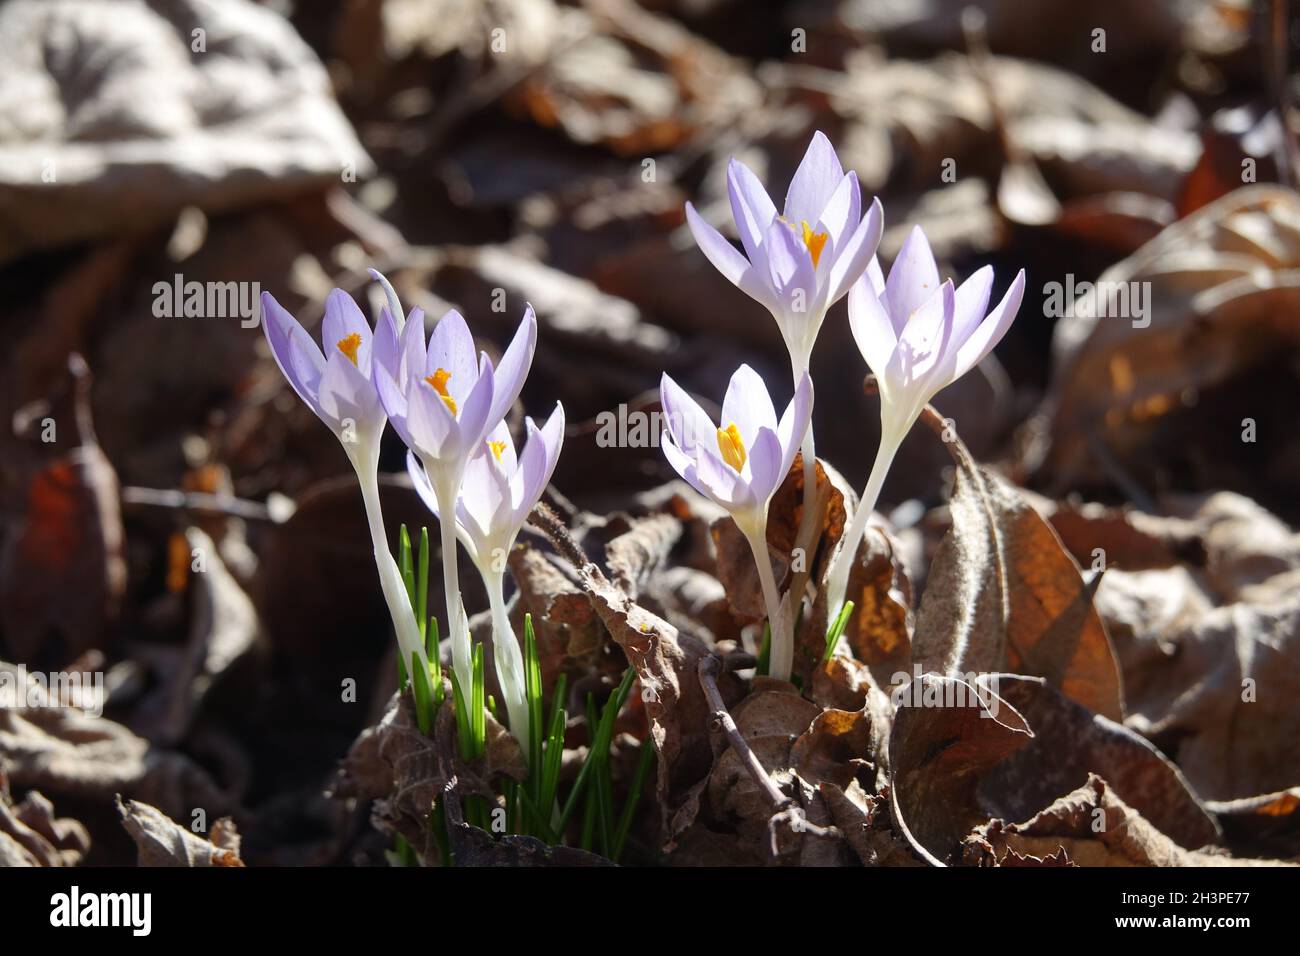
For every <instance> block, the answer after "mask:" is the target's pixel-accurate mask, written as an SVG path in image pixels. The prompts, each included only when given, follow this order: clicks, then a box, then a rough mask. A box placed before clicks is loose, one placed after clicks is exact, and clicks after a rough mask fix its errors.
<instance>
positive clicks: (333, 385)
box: [320, 352, 383, 427]
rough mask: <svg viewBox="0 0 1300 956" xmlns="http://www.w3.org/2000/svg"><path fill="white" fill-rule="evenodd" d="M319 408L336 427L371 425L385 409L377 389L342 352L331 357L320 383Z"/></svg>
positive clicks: (380, 416) (379, 417)
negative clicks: (380, 401)
mask: <svg viewBox="0 0 1300 956" xmlns="http://www.w3.org/2000/svg"><path fill="white" fill-rule="evenodd" d="M320 407H321V411H323V412H324V413H325V414H326V415H328V416H329V417H330V419H331V420H332V422H333V423H334V424H335V425H347V424H349V423H350V424H351V425H353V426H354V427H358V426H361V427H364V426H366V425H372V424H374V422H375V421H376V419H381V418H382V416H383V409H382V407H381V406H380V404H379V396H378V394H377V393H376V392H375V386H374V384H373V383H372V382H371V381H370V379H368V378H366V376H365V374H364V373H363V372H362V371H361V370H360V369H358V368H357V367H356V366H355V365H353V364H352V360H351V359H349V358H348V357H347V356H346V355H344V354H343V353H341V352H338V353H335V354H334V355H331V356H330V357H329V361H328V362H326V363H325V374H324V375H322V376H321V380H320Z"/></svg>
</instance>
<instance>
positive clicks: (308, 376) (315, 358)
mask: <svg viewBox="0 0 1300 956" xmlns="http://www.w3.org/2000/svg"><path fill="white" fill-rule="evenodd" d="M262 331H263V332H265V333H266V343H267V345H269V346H270V347H271V356H272V357H273V358H274V359H275V364H276V365H278V366H279V367H280V373H281V374H282V375H284V377H285V380H286V381H288V383H289V384H290V385H291V386H292V387H293V390H294V391H295V392H297V393H298V397H299V398H301V399H302V400H303V401H304V402H305V403H306V404H307V407H308V408H310V409H311V410H312V411H314V412H315V413H316V414H317V415H320V414H321V410H320V402H319V400H318V398H317V396H318V394H319V392H320V379H321V376H322V375H323V374H325V358H324V356H322V355H321V352H320V348H319V346H317V345H316V343H315V342H313V341H312V338H311V336H310V335H308V334H307V332H306V330H304V329H303V327H302V326H301V325H299V324H298V320H297V319H295V318H294V317H293V316H292V315H290V314H289V313H288V311H286V310H285V309H284V307H283V306H281V305H280V303H279V302H276V301H275V298H274V297H273V296H272V295H271V293H269V292H263V293H262Z"/></svg>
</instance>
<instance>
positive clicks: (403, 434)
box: [373, 365, 415, 447]
mask: <svg viewBox="0 0 1300 956" xmlns="http://www.w3.org/2000/svg"><path fill="white" fill-rule="evenodd" d="M373 380H374V383H375V393H376V394H377V395H378V396H379V404H380V405H381V406H382V407H383V409H384V412H385V414H387V415H388V421H389V423H390V424H391V425H392V426H393V429H394V430H395V431H396V432H397V435H398V437H399V438H401V439H402V442H403V443H404V444H406V445H407V446H408V447H410V446H413V445H414V444H415V443H414V442H413V441H412V440H411V431H410V429H409V428H407V426H406V412H407V404H406V396H405V395H403V394H402V390H401V389H400V388H398V387H397V382H395V381H393V377H392V376H391V375H389V374H388V371H387V369H385V368H384V367H383V366H382V365H376V366H375V368H374V376H373Z"/></svg>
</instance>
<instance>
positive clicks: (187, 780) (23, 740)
mask: <svg viewBox="0 0 1300 956" xmlns="http://www.w3.org/2000/svg"><path fill="white" fill-rule="evenodd" d="M5 669H7V670H13V668H12V666H11V665H5V664H0V670H5ZM20 693H21V691H20ZM0 771H3V772H4V773H5V774H7V775H8V777H9V779H10V781H11V782H12V783H13V785H14V786H15V787H22V788H25V789H26V788H36V789H39V790H41V791H42V792H44V793H48V794H52V795H54V796H56V797H62V796H67V797H75V798H80V799H86V800H91V801H99V802H102V803H103V804H104V805H107V804H108V802H109V801H110V800H111V799H112V798H113V796H114V794H122V795H124V796H129V797H133V798H136V799H139V800H143V801H145V802H147V803H150V804H152V805H154V806H157V807H159V808H161V809H162V810H163V811H164V812H166V813H168V814H172V815H175V816H178V817H179V816H184V815H185V814H188V813H189V812H190V811H191V810H192V809H193V808H194V807H203V808H204V809H205V810H207V811H208V812H209V813H210V814H228V813H233V812H234V811H235V810H236V809H237V808H238V805H237V800H236V797H235V795H234V794H231V793H229V792H227V791H226V790H225V789H223V788H222V787H220V786H218V784H217V783H216V782H215V781H214V780H213V779H212V777H211V776H210V775H209V774H208V772H207V771H206V770H204V769H203V768H202V767H200V766H199V765H198V764H196V763H195V762H194V761H193V760H191V759H190V758H189V757H188V756H186V755H185V754H182V753H179V752H176V751H172V750H167V749H164V748H162V747H158V746H154V745H152V744H150V743H149V742H148V741H147V740H145V739H143V738H141V737H137V736H136V735H135V734H133V733H132V732H131V731H130V730H128V729H127V728H126V727H123V726H122V725H121V724H118V723H115V722H114V721H111V720H109V719H108V718H106V717H92V716H90V715H89V714H84V713H82V712H80V711H79V710H77V709H75V708H72V707H57V708H56V707H44V706H42V707H32V708H25V707H0Z"/></svg>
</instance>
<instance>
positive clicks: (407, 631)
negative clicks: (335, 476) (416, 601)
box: [349, 449, 429, 671]
mask: <svg viewBox="0 0 1300 956" xmlns="http://www.w3.org/2000/svg"><path fill="white" fill-rule="evenodd" d="M349 452H350V450H349ZM349 457H350V458H352V465H353V467H354V468H355V470H356V473H357V481H358V482H359V483H360V485H361V499H362V501H363V502H364V503H365V507H366V521H367V523H368V524H369V526H370V541H371V544H372V545H373V546H374V549H375V569H376V570H377V571H378V572H379V586H380V587H381V588H382V589H383V592H384V601H385V602H386V603H387V604H388V613H389V616H390V617H392V619H393V630H394V632H395V633H396V635H397V646H398V649H399V651H400V652H401V655H402V666H403V667H405V668H407V670H408V671H409V670H410V668H411V659H412V655H414V656H415V658H416V659H417V660H419V662H420V664H421V666H424V667H428V663H429V662H428V658H427V657H426V656H425V653H424V642H423V641H422V640H421V639H420V626H419V624H418V623H417V622H416V620H415V611H414V610H412V608H411V599H410V595H408V594H407V593H406V583H405V582H404V581H403V580H402V572H401V570H400V569H399V568H398V567H397V562H396V561H394V560H393V553H392V551H390V550H389V548H388V535H387V532H386V531H385V530H384V513H383V509H382V508H381V506H380V503H379V455H378V453H377V449H376V454H373V455H369V456H365V455H355V456H354V455H352V454H351V453H349Z"/></svg>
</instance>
